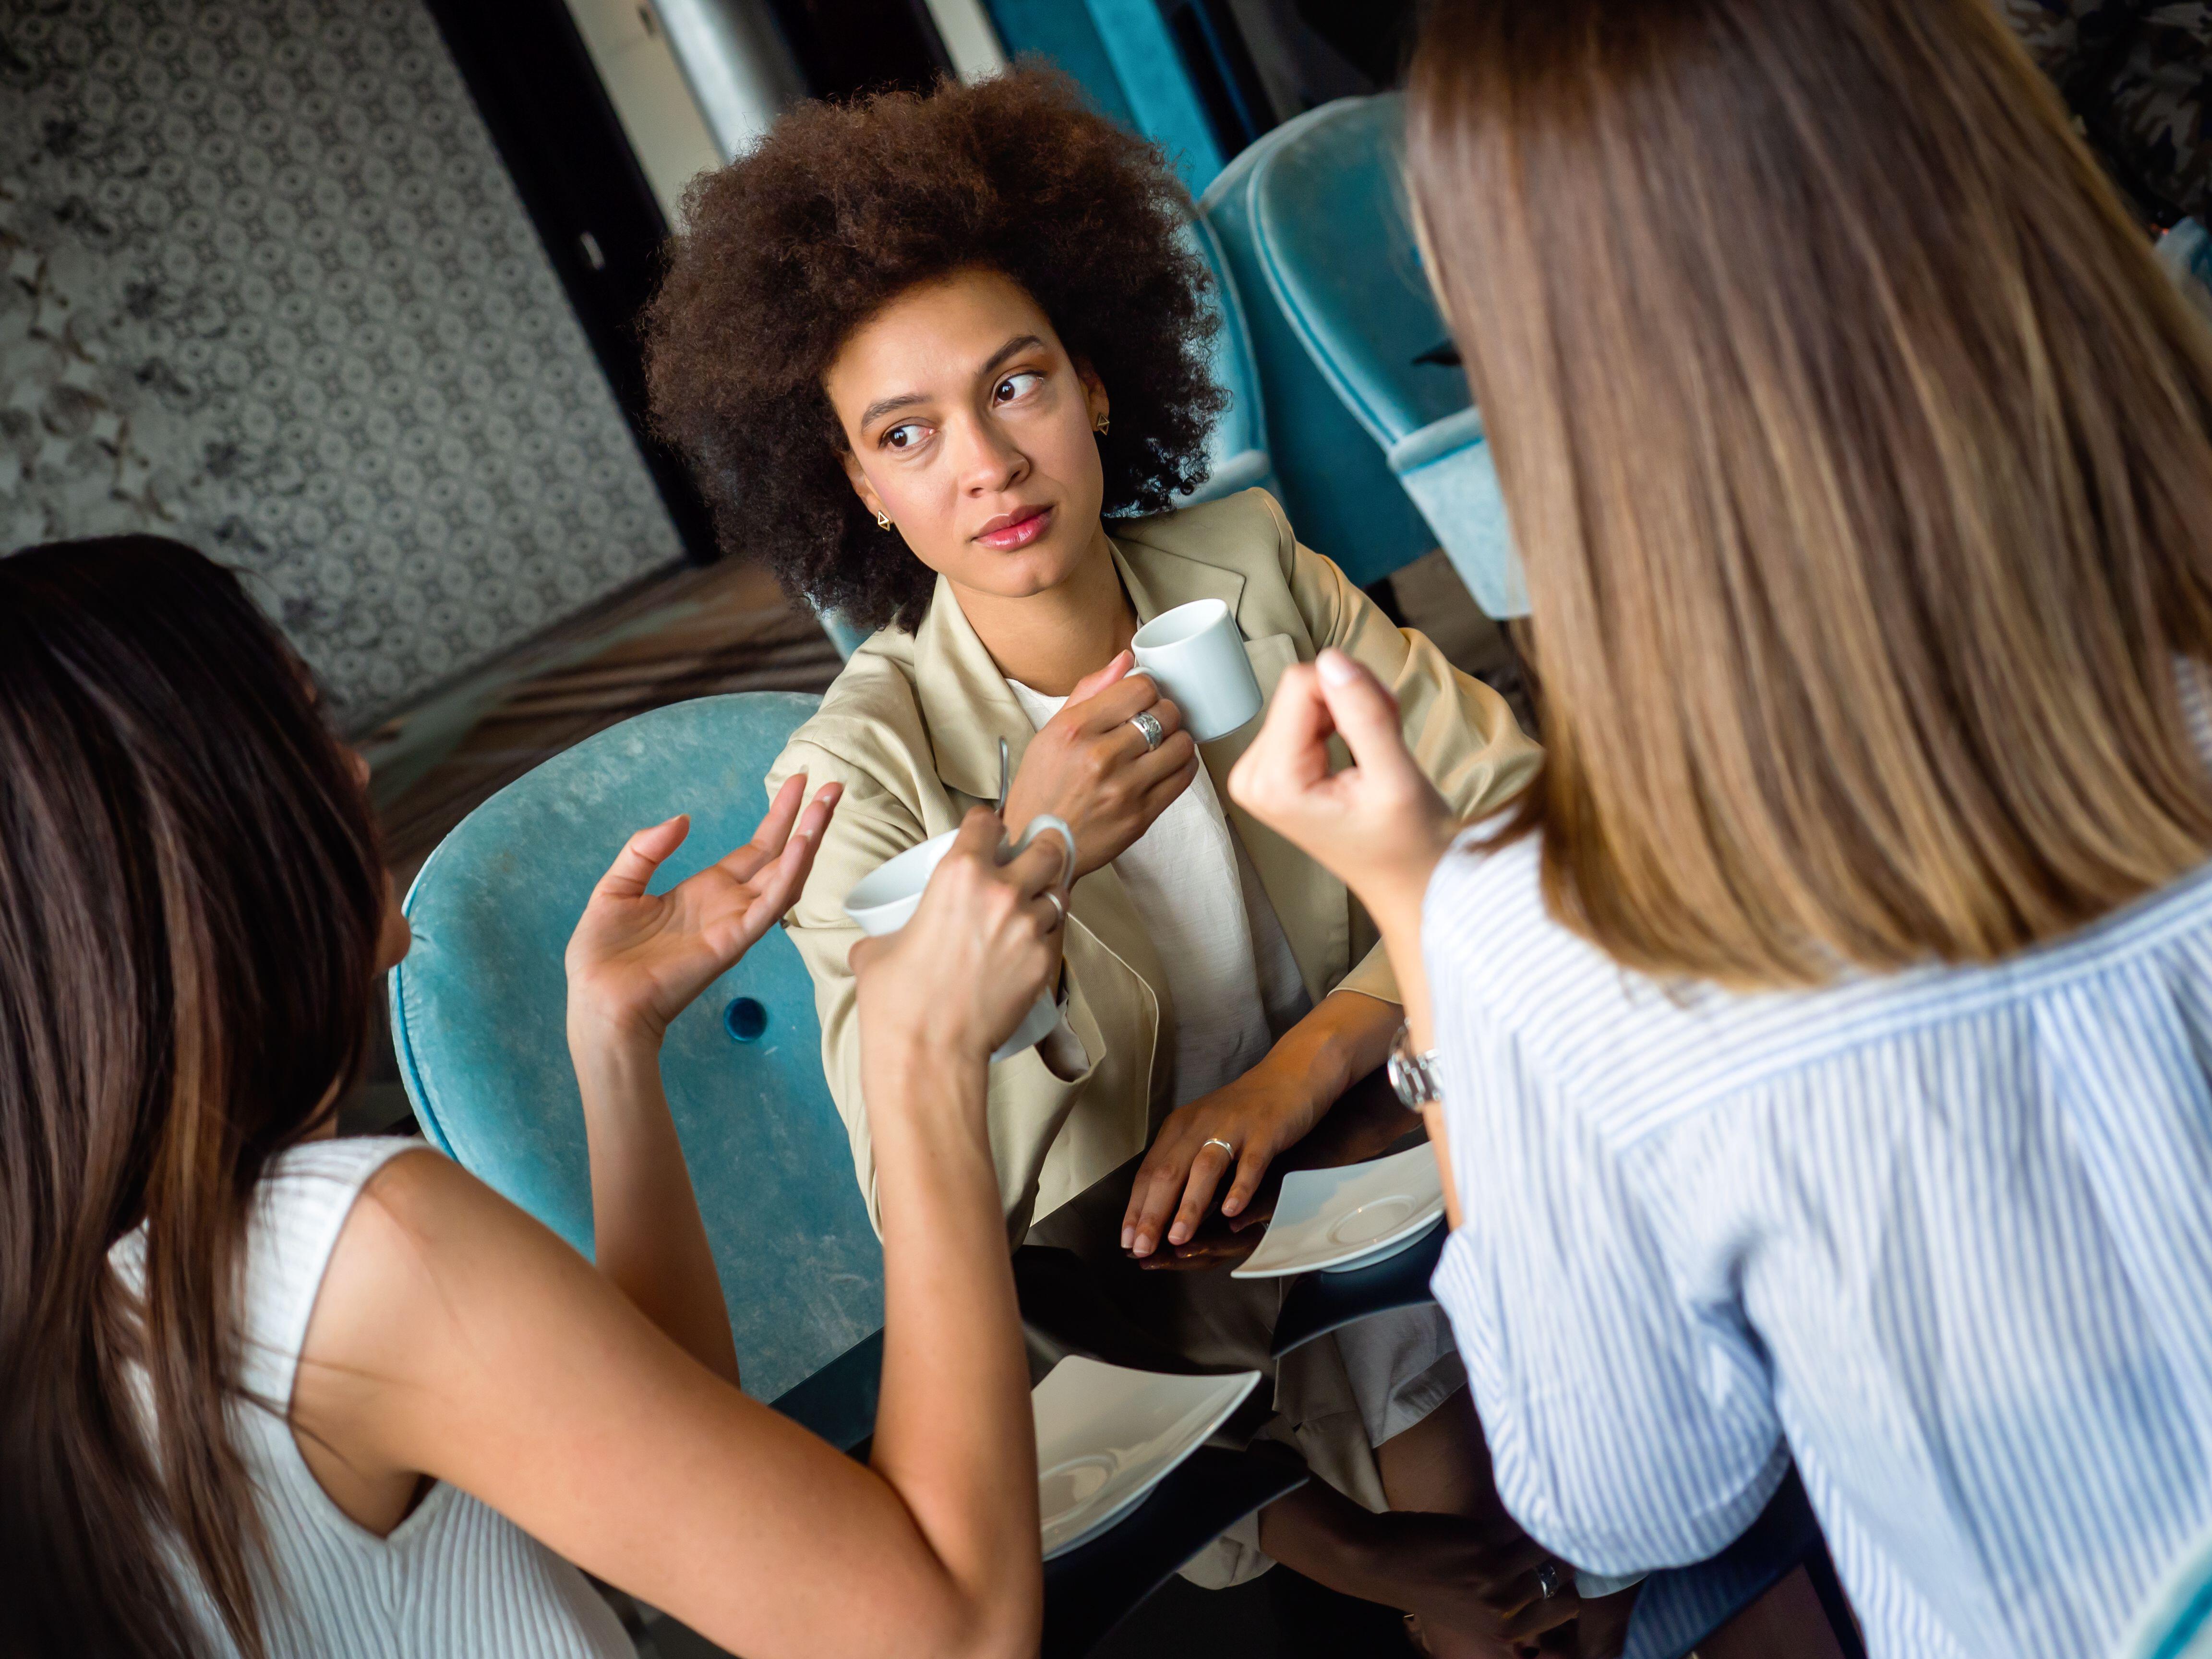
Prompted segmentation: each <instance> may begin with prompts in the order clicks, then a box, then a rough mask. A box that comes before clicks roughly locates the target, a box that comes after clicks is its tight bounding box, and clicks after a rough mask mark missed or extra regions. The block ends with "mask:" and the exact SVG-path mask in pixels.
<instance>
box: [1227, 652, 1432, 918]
mask: <svg viewBox="0 0 2212 1659" xmlns="http://www.w3.org/2000/svg"><path fill="white" fill-rule="evenodd" d="M1333 735H1340V736H1341V737H1342V738H1344V741H1345V745H1346V747H1347V748H1349V749H1350V750H1352V764H1351V765H1350V766H1348V767H1346V769H1344V770H1343V771H1341V772H1336V773H1332V772H1331V771H1330V770H1329V755H1328V740H1329V738H1330V737H1331V736H1333ZM1229 793H1230V797H1231V799H1233V800H1235V801H1236V802H1237V805H1240V806H1242V807H1243V808H1244V810H1245V811H1248V812H1249V813H1251V814H1252V816H1253V817H1256V818H1258V819H1259V820H1260V821H1261V823H1264V824H1266V825H1267V827H1268V828H1269V829H1273V830H1274V831H1275V832H1276V833H1277V834H1278V835H1279V836H1282V837H1283V838H1284V839H1285V841H1288V842H1290V843H1291V845H1292V846H1294V847H1296V848H1298V849H1299V850H1300V851H1301V852H1304V853H1305V854H1308V855H1310V857H1312V858H1313V859H1314V860H1316V862H1318V863H1320V864H1321V865H1322V866H1325V867H1326V868H1327V869H1328V871H1329V872H1330V873H1331V874H1333V875H1334V876H1335V877H1336V878H1338V879H1339V880H1340V881H1342V882H1343V883H1344V884H1345V885H1346V886H1347V887H1349V888H1350V889H1351V890H1352V891H1353V892H1354V893H1356V894H1357V895H1358V897H1359V901H1360V902H1361V903H1363V904H1364V905H1365V906H1366V907H1367V910H1368V914H1369V915H1372V916H1374V917H1375V919H1376V921H1377V922H1378V923H1383V925H1384V926H1385V927H1386V928H1387V927H1388V921H1387V920H1386V918H1388V917H1391V916H1404V915H1407V911H1408V907H1410V913H1411V915H1412V916H1413V919H1415V920H1416V921H1418V919H1419V915H1420V907H1421V895H1422V894H1423V893H1424V892H1425V890H1427V887H1428V882H1429V876H1430V873H1431V872H1432V871H1433V870H1435V868H1436V866H1437V860H1438V859H1440V858H1442V857H1443V855H1444V853H1445V852H1446V850H1447V849H1448V848H1449V847H1450V845H1451V838H1452V834H1453V831H1454V829H1455V824H1454V823H1453V822H1452V813H1451V808H1450V806H1449V804H1448V803H1447V802H1446V801H1445V799H1444V798H1443V796H1442V795H1441V794H1439V793H1437V788H1436V786H1435V785H1434V784H1432V783H1431V782H1430V781H1428V779H1427V778H1426V777H1425V775H1423V774H1422V771H1421V769H1420V766H1419V763H1417V762H1416V761H1415V760H1414V759H1413V755H1412V753H1411V751H1409V750H1407V747H1406V739H1405V736H1404V734H1403V733H1402V732H1401V731H1400V730H1399V726H1398V702H1397V699H1396V698H1395V697H1393V696H1391V695H1390V693H1389V690H1387V689H1386V688H1385V687H1384V686H1383V683H1382V682H1381V681H1380V680H1378V679H1376V678H1375V676H1374V675H1372V674H1371V673H1370V672H1368V671H1367V670H1366V669H1365V668H1364V667H1362V666H1361V665H1359V664H1358V663H1356V662H1354V661H1353V660H1352V659H1351V658H1350V657H1347V656H1346V655H1345V654H1344V653H1342V652H1340V651H1333V650H1332V651H1324V652H1322V653H1321V657H1320V659H1319V660H1318V661H1316V662H1315V663H1314V664H1313V665H1310V666H1308V665H1304V664H1299V665H1295V666H1293V667H1291V668H1288V669H1285V671H1284V672H1283V678H1282V680H1281V682H1280V684H1278V685H1277V686H1276V688H1275V696H1274V701H1273V703H1272V704H1271V705H1270V706H1269V708H1268V709H1267V723H1266V724H1265V725H1264V726H1261V728H1260V735H1259V736H1258V737H1256V738H1254V739H1253V740H1252V746H1251V747H1250V748H1249V749H1247V750H1245V751H1244V754H1243V757H1242V758H1241V759H1240V760H1238V761H1237V765H1236V767H1235V768H1234V769H1232V770H1231V772H1230V774H1229Z"/></svg>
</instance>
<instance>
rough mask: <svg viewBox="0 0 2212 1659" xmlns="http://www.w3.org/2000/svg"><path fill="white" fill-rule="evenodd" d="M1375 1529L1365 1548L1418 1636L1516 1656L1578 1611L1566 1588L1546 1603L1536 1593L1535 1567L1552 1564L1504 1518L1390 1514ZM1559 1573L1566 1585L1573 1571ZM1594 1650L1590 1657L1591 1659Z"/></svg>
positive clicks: (1379, 1518)
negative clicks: (1485, 1644)
mask: <svg viewBox="0 0 2212 1659" xmlns="http://www.w3.org/2000/svg"><path fill="white" fill-rule="evenodd" d="M1375 1522H1376V1523H1375V1527H1374V1528H1373V1531H1374V1534H1375V1536H1374V1539H1373V1541H1371V1542H1370V1544H1369V1545H1368V1546H1367V1548H1369V1549H1370V1550H1372V1551H1374V1552H1376V1553H1378V1555H1380V1556H1381V1557H1382V1558H1383V1559H1381V1560H1380V1561H1378V1563H1377V1565H1378V1566H1379V1567H1380V1569H1381V1570H1382V1571H1383V1572H1384V1573H1386V1574H1387V1575H1388V1577H1389V1581H1390V1590H1391V1593H1392V1595H1393V1598H1394V1599H1395V1601H1398V1602H1399V1603H1400V1604H1401V1605H1404V1604H1408V1603H1410V1605H1409V1606H1407V1611H1408V1612H1409V1613H1413V1614H1414V1615H1415V1616H1416V1617H1417V1618H1419V1620H1420V1621H1421V1624H1422V1626H1423V1629H1424V1630H1425V1631H1433V1632H1436V1633H1437V1634H1438V1635H1441V1634H1443V1632H1447V1631H1449V1632H1454V1633H1455V1634H1457V1635H1459V1636H1460V1637H1462V1638H1468V1637H1473V1638H1476V1639H1478V1640H1486V1641H1490V1642H1495V1643H1497V1644H1498V1645H1499V1646H1500V1647H1501V1648H1503V1649H1505V1650H1509V1651H1517V1650H1524V1649H1525V1647H1526V1646H1527V1645H1528V1644H1533V1643H1534V1642H1535V1641H1536V1640H1537V1638H1541V1637H1542V1636H1544V1635H1545V1634H1546V1633H1547V1632H1552V1631H1556V1630H1558V1629H1559V1627H1560V1626H1564V1625H1566V1624H1568V1623H1569V1622H1570V1621H1571V1620H1576V1619H1577V1618H1578V1617H1579V1616H1580V1615H1581V1613H1582V1612H1583V1602H1582V1601H1581V1600H1580V1599H1579V1598H1578V1597H1577V1595H1576V1594H1575V1592H1574V1590H1573V1589H1572V1587H1571V1584H1570V1585H1569V1586H1568V1587H1567V1588H1565V1589H1561V1590H1560V1591H1559V1593H1558V1594H1557V1595H1553V1596H1550V1597H1548V1598H1547V1597H1546V1596H1545V1595H1543V1593H1542V1592H1541V1590H1540V1589H1538V1588H1537V1583H1536V1570H1537V1568H1538V1567H1540V1566H1541V1565H1543V1564H1544V1563H1545V1562H1547V1561H1552V1560H1554V1559H1555V1558H1553V1556H1552V1555H1551V1553H1549V1552H1548V1551H1547V1550H1546V1549H1545V1548H1544V1547H1543V1546H1542V1545H1541V1544H1539V1543H1538V1542H1536V1541H1535V1540H1534V1539H1533V1538H1531V1537H1529V1536H1528V1534H1526V1533H1525V1532H1522V1530H1521V1528H1519V1527H1517V1526H1516V1525H1515V1524H1514V1523H1513V1522H1512V1521H1511V1519H1510V1517H1508V1516H1503V1515H1500V1516H1498V1517H1497V1518H1496V1519H1494V1520H1492V1521H1482V1520H1478V1519H1476V1518H1474V1517H1472V1516H1460V1515H1425V1514H1419V1513H1415V1512H1411V1511H1394V1512H1391V1513H1389V1514H1384V1515H1380V1516H1376V1518H1375ZM1563 1570H1564V1571H1565V1573H1566V1575H1567V1577H1569V1579H1570V1580H1571V1579H1572V1577H1573V1575H1574V1570H1573V1569H1572V1568H1571V1567H1566V1568H1564V1569H1563ZM1545 1650H1547V1651H1550V1650H1553V1644H1546V1647H1545ZM1567 1650H1568V1651H1573V1650H1574V1649H1573V1647H1572V1646H1570V1647H1569V1648H1568V1649H1567ZM1599 1651H1600V1650H1597V1649H1593V1650H1592V1654H1593V1659H1595V1656H1596V1654H1597V1653H1598V1652H1599Z"/></svg>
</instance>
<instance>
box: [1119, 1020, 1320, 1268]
mask: <svg viewBox="0 0 2212 1659" xmlns="http://www.w3.org/2000/svg"><path fill="white" fill-rule="evenodd" d="M1313 1092H1314V1091H1312V1090H1311V1089H1310V1088H1308V1087H1306V1086H1305V1085H1304V1082H1303V1080H1302V1079H1297V1078H1285V1077H1283V1076H1280V1075H1279V1074H1278V1072H1277V1071H1276V1069H1275V1068H1273V1067H1271V1066H1268V1065H1267V1062H1266V1061H1264V1060H1263V1061H1261V1063H1260V1064H1259V1065H1257V1066H1254V1067H1253V1068H1252V1069H1251V1070H1250V1071H1249V1072H1247V1073H1244V1075H1243V1077H1240V1078H1238V1079H1237V1080H1236V1081H1235V1082H1234V1083H1231V1084H1230V1085H1227V1086H1226V1087H1225V1088H1220V1089H1216V1090H1215V1091H1213V1092H1212V1094H1207V1095H1200V1097H1198V1098H1197V1099H1196V1100H1194V1101H1192V1102H1191V1103H1189V1104H1188V1105H1186V1106H1179V1107H1177V1108H1176V1109H1175V1110H1174V1111H1172V1112H1170V1113H1169V1114H1168V1115H1167V1117H1166V1118H1165V1120H1164V1121H1162V1123H1161V1124H1160V1132H1159V1133H1158V1134H1157V1135H1155V1136H1154V1137H1153V1138H1152V1150H1151V1151H1149V1152H1146V1154H1145V1162H1144V1166H1143V1167H1142V1168H1141V1169H1139V1170H1138V1171H1137V1184H1136V1185H1135V1186H1134V1187H1133V1188H1131V1190H1130V1193H1129V1207H1128V1209H1127V1212H1125V1213H1124V1214H1123V1216H1122V1218H1121V1248H1122V1249H1125V1250H1127V1251H1129V1252H1130V1253H1131V1254H1133V1255H1139V1256H1147V1255H1151V1254H1152V1252H1153V1251H1154V1250H1155V1249H1158V1247H1159V1245H1160V1243H1161V1242H1162V1239H1163V1237H1164V1239H1165V1242H1166V1243H1170V1244H1182V1243H1186V1242H1188V1239H1189V1237H1190V1236H1191V1235H1192V1234H1193V1233H1194V1232H1196V1231H1198V1224H1199V1223H1200V1221H1202V1220H1204V1219H1205V1218H1206V1206H1209V1205H1210V1204H1212V1202H1213V1194H1214V1192H1215V1190H1216V1189H1217V1188H1218V1187H1219V1186H1220V1184H1221V1179H1222V1177H1223V1176H1225V1175H1227V1174H1229V1173H1230V1171H1231V1170H1232V1169H1233V1170H1235V1171H1236V1179H1235V1180H1234V1181H1232V1182H1231V1183H1230V1187H1229V1192H1228V1195H1227V1196H1226V1197H1225V1198H1224V1199H1223V1200H1221V1213H1222V1214H1224V1215H1225V1216H1234V1215H1237V1213H1238V1212H1241V1211H1242V1210H1243V1208H1244V1206H1246V1205H1247V1204H1249V1203H1250V1202H1251V1201H1252V1194H1254V1193H1255V1191H1257V1190H1258V1188H1259V1185H1260V1182H1261V1180H1262V1179H1263V1178H1264V1177H1265V1176H1266V1175H1267V1166H1268V1165H1269V1164H1272V1163H1273V1162H1274V1161H1275V1158H1276V1155H1277V1154H1278V1153H1279V1152H1282V1151H1283V1150H1284V1149H1285V1147H1288V1146H1296V1145H1297V1143H1298V1142H1299V1141H1301V1140H1303V1139H1304V1138H1305V1133H1306V1131H1307V1130H1309V1129H1310V1128H1312V1127H1313V1126H1314V1125H1315V1123H1316V1122H1317V1121H1319V1120H1320V1118H1321V1115H1322V1112H1324V1111H1326V1110H1327V1109H1328V1103H1326V1102H1321V1103H1316V1101H1315V1100H1314V1099H1313ZM1332 1098H1333V1097H1332ZM1223 1141H1227V1142H1228V1143H1229V1145H1230V1146H1232V1147H1234V1148H1236V1155H1235V1156H1234V1157H1231V1155H1230V1153H1229V1152H1226V1151H1225V1150H1224V1149H1223V1147H1222V1146H1221V1144H1220V1143H1221V1142H1223Z"/></svg>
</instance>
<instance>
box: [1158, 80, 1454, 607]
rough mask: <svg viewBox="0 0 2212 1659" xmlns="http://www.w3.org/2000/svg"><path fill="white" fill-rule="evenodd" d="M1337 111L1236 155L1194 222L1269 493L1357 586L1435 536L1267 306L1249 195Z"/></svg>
mask: <svg viewBox="0 0 2212 1659" xmlns="http://www.w3.org/2000/svg"><path fill="white" fill-rule="evenodd" d="M1339 107H1340V105H1336V104H1330V105H1325V106H1323V107H1322V108H1321V109H1317V110H1314V111H1312V112H1309V113H1307V114H1304V115H1301V116H1299V117H1298V118H1297V119H1296V120H1293V121H1290V122H1286V123H1285V125H1282V126H1279V127H1277V128H1276V129H1275V130H1274V131H1273V132H1270V133H1268V134H1267V136H1266V137H1263V138H1261V140H1260V141H1259V143H1255V144H1254V145H1252V146H1251V147H1250V148H1249V149H1246V150H1245V151H1244V152H1243V154H1241V155H1238V156H1237V157H1236V159H1235V160H1233V161H1231V162H1230V163H1229V165H1228V166H1227V167H1225V168H1224V169H1223V170H1222V173H1221V176H1220V177H1219V178H1218V179H1215V180H1214V181H1213V183H1212V185H1210V186H1208V188H1207V190H1206V194H1205V195H1204V197H1201V198H1200V202H1199V217H1200V220H1201V221H1202V222H1204V223H1205V225H1206V228H1208V229H1209V230H1211V231H1212V233H1213V236H1214V239H1215V243H1216V246H1218V249H1219V251H1220V254H1221V258H1222V263H1223V268H1224V269H1225V270H1227V272H1228V273H1229V276H1230V277H1231V281H1233V282H1234V283H1235V284H1236V286H1237V294H1238V296H1239V298H1240V300H1241V301H1242V307H1243V313H1244V322H1245V330H1246V334H1247V337H1248V338H1249V343H1250V347H1251V352H1252V357H1253V362H1254V366H1255V371H1256V373H1257V374H1258V377H1259V382H1260V401H1261V410H1262V419H1263V421H1264V422H1265V426H1266V430H1267V447H1268V453H1269V454H1270V456H1271V457H1272V458H1273V461H1274V467H1275V476H1276V477H1277V479H1278V480H1279V489H1277V491H1276V494H1277V495H1279V497H1280V499H1281V501H1282V503H1283V506H1284V508H1285V510H1286V511H1287V512H1288V513H1290V516H1291V525H1292V526H1294V527H1295V528H1296V529H1297V532H1298V538H1299V539H1300V540H1301V541H1303V542H1304V543H1305V544H1307V545H1308V546H1309V547H1311V548H1314V549H1316V550H1318V551H1320V552H1322V553H1325V554H1327V555H1328V556H1329V557H1330V558H1332V559H1334V560H1335V561H1336V562H1337V563H1338V564H1340V565H1341V566H1342V567H1343V568H1344V569H1345V572H1346V574H1348V575H1349V576H1350V577H1351V578H1352V580H1353V581H1355V582H1357V583H1358V584H1359V585H1360V586H1363V587H1364V586H1369V585H1370V584H1371V583H1374V582H1376V581H1379V580H1382V579H1383V577H1385V576H1387V575H1389V574H1390V573H1391V572H1392V571H1394V570H1395V569H1397V568H1399V567H1400V566H1401V565H1405V564H1409V563H1411V562H1413V560H1415V559H1418V558H1419V557H1420V556H1422V555H1423V554H1424V553H1426V552H1427V551H1428V550H1430V549H1431V548H1432V547H1434V546H1435V545H1436V544H1437V537H1436V534H1435V532H1433V531H1431V529H1430V528H1429V526H1428V524H1427V522H1426V521H1425V520H1424V519H1423V518H1422V517H1421V515H1420V513H1419V510H1418V509H1416V508H1415V507H1414V506H1413V501H1412V499H1411V498H1410V497H1409V496H1407V494H1406V493H1405V491H1404V490H1403V489H1401V488H1400V487H1399V485H1398V482H1397V480H1396V478H1395V477H1394V476H1393V474H1392V473H1391V471H1390V469H1389V466H1388V465H1386V464H1385V463H1384V460H1383V453H1382V452H1381V451H1380V450H1379V449H1377V448H1376V446H1375V443H1374V441H1373V440H1372V439H1371V438H1370V436H1369V435H1368V434H1367V432H1366V431H1365V430H1364V428H1362V427H1361V426H1360V424H1359V422H1358V420H1357V419H1356V418H1354V416H1353V415H1352V411H1351V410H1349V409H1347V408H1346V406H1345V404H1343V402H1342V401H1341V400H1340V398H1338V397H1337V395H1336V392H1335V391H1334V388H1333V387H1332V386H1330V384H1329V382H1328V380H1327V378H1326V377H1324V375H1323V374H1322V371H1321V369H1320V368H1319V367H1318V365H1317V364H1316V361H1315V359H1314V357H1313V356H1312V355H1311V354H1310V352H1309V351H1308V350H1307V349H1306V346H1305V343H1304V340H1303V339H1302V338H1301V337H1300V336H1299V334H1298V332H1297V329H1296V328H1295V327H1293V325H1292V324H1291V319H1290V318H1289V317H1288V316H1286V315H1285V313H1284V312H1283V309H1282V307H1281V306H1280V305H1279V303H1277V301H1276V300H1275V299H1274V297H1273V289H1272V287H1271V286H1270V284H1269V281H1268V277H1267V270H1266V268H1265V261H1264V259H1263V258H1262V255H1261V223H1260V221H1259V218H1258V216H1257V209H1258V198H1257V197H1256V196H1255V189H1254V186H1255V184H1256V183H1257V182H1258V180H1259V179H1261V176H1262V175H1263V174H1264V173H1266V171H1267V165H1268V162H1269V160H1270V158H1271V157H1273V155H1276V154H1277V153H1278V152H1279V150H1280V149H1282V148H1283V147H1284V146H1285V144H1287V143H1294V142H1295V141H1296V139H1297V136H1298V135H1299V134H1300V133H1302V132H1304V131H1306V130H1307V129H1308V128H1310V126H1311V125H1313V124H1314V122H1315V121H1316V119H1319V118H1323V117H1326V116H1327V115H1328V113H1329V112H1330V111H1332V110H1334V109H1337V108H1339Z"/></svg>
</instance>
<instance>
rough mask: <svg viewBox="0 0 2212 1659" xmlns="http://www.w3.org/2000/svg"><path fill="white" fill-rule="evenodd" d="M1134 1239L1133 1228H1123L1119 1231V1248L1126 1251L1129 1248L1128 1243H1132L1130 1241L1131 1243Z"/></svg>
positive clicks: (1135, 1233)
mask: <svg viewBox="0 0 2212 1659" xmlns="http://www.w3.org/2000/svg"><path fill="white" fill-rule="evenodd" d="M1135 1237H1137V1230H1136V1229H1135V1228H1133V1227H1124V1228H1122V1229H1121V1248H1122V1249H1125V1250H1126V1249H1128V1248H1129V1245H1130V1243H1131V1242H1132V1241H1133V1239H1134V1238H1135Z"/></svg>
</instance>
